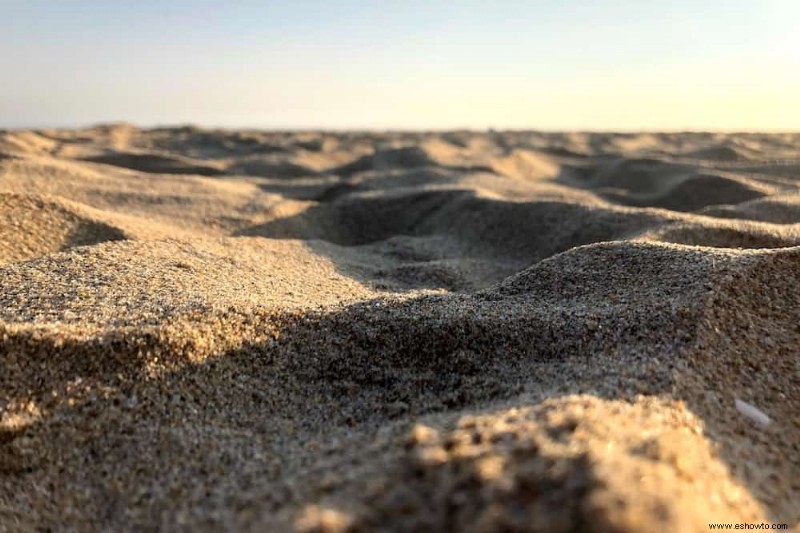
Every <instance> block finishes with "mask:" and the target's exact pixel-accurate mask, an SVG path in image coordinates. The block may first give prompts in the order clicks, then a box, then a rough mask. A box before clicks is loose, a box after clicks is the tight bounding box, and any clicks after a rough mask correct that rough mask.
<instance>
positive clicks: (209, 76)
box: [0, 0, 800, 130]
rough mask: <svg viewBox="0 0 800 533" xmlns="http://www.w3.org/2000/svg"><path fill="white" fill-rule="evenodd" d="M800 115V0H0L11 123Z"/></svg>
mask: <svg viewBox="0 0 800 533" xmlns="http://www.w3.org/2000/svg"><path fill="white" fill-rule="evenodd" d="M117 120H125V121H130V122H134V123H136V124H141V125H155V124H176V123H199V124H204V125H220V126H230V127H236V126H243V127H261V128H284V127H289V128H314V127H320V128H359V127H360V128H426V129H428V128H437V129H438V128H456V127H470V128H486V127H495V128H537V129H606V130H608V129H792V130H800V1H798V0H751V1H745V0H725V1H722V0H691V1H690V0H672V1H659V2H650V1H646V0H616V1H615V0H582V1H577V0H572V1H570V0H540V1H536V0H528V1H516V2H512V1H498V0H495V1H482V2H479V1H466V0H465V1H458V0H442V1H437V0H425V1H417V0H402V1H392V0H383V1H381V0H373V1H351V0H335V1H291V0H284V1H280V2H279V1H274V2H270V1H266V0H262V1H247V0H238V1H237V0H228V1H221V0H216V1H202V0H200V1H184V0H160V1H146V0H136V1H124V0H104V1H89V0H87V1H77V0H49V1H44V0H0V128H12V127H33V126H38V127H40V126H75V125H86V124H91V123H96V122H106V121H117Z"/></svg>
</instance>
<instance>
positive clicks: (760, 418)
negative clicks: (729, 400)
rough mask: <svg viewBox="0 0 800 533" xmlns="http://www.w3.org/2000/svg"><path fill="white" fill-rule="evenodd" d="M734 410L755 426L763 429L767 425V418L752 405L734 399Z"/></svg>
mask: <svg viewBox="0 0 800 533" xmlns="http://www.w3.org/2000/svg"><path fill="white" fill-rule="evenodd" d="M735 403H736V410H737V411H739V412H740V413H742V414H743V415H744V416H745V417H746V418H748V419H749V420H750V421H751V422H753V423H754V424H755V425H757V426H759V427H762V428H765V427H767V426H768V425H769V422H770V420H769V417H768V416H767V415H766V414H764V412H763V411H762V410H761V409H759V408H758V407H756V406H754V405H750V404H749V403H747V402H745V401H742V400H740V399H739V398H736V402H735Z"/></svg>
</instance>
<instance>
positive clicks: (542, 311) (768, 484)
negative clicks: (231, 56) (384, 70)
mask: <svg viewBox="0 0 800 533" xmlns="http://www.w3.org/2000/svg"><path fill="white" fill-rule="evenodd" d="M799 180H800V135H791V134H773V135H763V134H737V135H722V134H703V133H685V134H626V135H621V134H616V135H615V134H583V133H567V134H555V133H554V134H542V133H525V132H508V133H499V132H497V133H496V132H489V133H471V132H448V133H441V134H425V133H382V134H378V133H368V132H350V133H337V134H331V133H314V132H304V133H263V132H256V131H241V132H231V131H215V130H204V129H199V128H190V127H187V128H176V129H158V130H146V131H145V130H138V129H136V128H134V127H131V126H128V125H124V124H120V125H111V126H101V127H96V128H92V129H85V130H79V131H65V130H43V131H25V132H19V131H17V132H4V133H2V132H0V286H2V292H0V362H2V365H0V366H1V367H2V373H0V417H1V418H0V530H9V531H12V530H13V531H16V530H32V529H48V528H49V529H55V530H60V529H62V528H64V529H87V530H140V529H163V530H169V531H176V530H185V531H198V530H219V529H229V530H245V531H251V530H252V531H263V530H265V529H266V530H276V531H282V530H287V529H298V530H304V531H373V530H392V531H423V530H429V531H529V530H530V531H569V530H598V531H638V530H663V531H690V530H698V531H700V530H703V531H704V530H707V524H708V523H709V522H755V521H761V520H771V521H776V522H779V523H788V524H796V523H797V522H798V521H800V511H799V510H800V288H799V287H800V246H798V245H800V181H799ZM735 399H740V400H744V401H746V402H749V403H750V404H753V405H755V406H757V407H758V408H760V409H761V410H762V411H764V412H765V413H766V414H767V415H768V416H769V417H770V419H771V423H770V424H769V425H768V426H767V427H759V426H757V425H756V424H754V423H753V422H752V421H750V420H749V419H747V418H746V417H745V416H743V415H742V414H741V413H739V412H738V411H737V410H736V409H735V407H734V400H735Z"/></svg>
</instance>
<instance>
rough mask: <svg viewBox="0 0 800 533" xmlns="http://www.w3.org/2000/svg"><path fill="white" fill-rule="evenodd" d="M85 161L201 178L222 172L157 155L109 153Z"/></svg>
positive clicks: (189, 161)
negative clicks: (199, 176) (192, 175)
mask: <svg viewBox="0 0 800 533" xmlns="http://www.w3.org/2000/svg"><path fill="white" fill-rule="evenodd" d="M85 160H86V161H91V162H93V163H103V164H104V165H114V166H117V167H123V168H130V169H133V170H140V171H142V172H154V173H157V174H198V175H201V176H218V175H220V174H222V173H223V171H222V170H220V169H218V168H215V167H212V166H206V165H198V164H196V163H194V162H192V161H191V160H188V159H185V158H180V157H175V156H163V155H158V154H136V153H130V152H126V153H111V154H102V155H97V156H93V157H87V158H86V159H85Z"/></svg>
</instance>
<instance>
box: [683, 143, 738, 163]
mask: <svg viewBox="0 0 800 533" xmlns="http://www.w3.org/2000/svg"><path fill="white" fill-rule="evenodd" d="M684 155H685V156H686V157H690V158H693V159H709V160H711V161H747V160H748V159H749V158H748V157H747V156H746V155H745V154H744V153H743V150H741V149H737V148H734V147H731V146H714V147H710V148H703V149H701V150H694V151H691V152H688V153H686V154H684Z"/></svg>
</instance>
